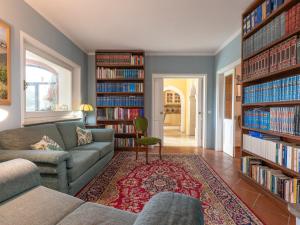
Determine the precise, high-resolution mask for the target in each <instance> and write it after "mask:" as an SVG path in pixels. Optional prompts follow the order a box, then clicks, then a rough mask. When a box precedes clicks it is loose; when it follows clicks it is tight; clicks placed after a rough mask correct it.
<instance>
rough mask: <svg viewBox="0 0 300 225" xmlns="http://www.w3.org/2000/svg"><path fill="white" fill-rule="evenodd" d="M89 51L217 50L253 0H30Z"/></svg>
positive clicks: (209, 52) (73, 39)
mask: <svg viewBox="0 0 300 225" xmlns="http://www.w3.org/2000/svg"><path fill="white" fill-rule="evenodd" d="M25 2H27V3H28V4H29V5H30V6H31V7H32V8H34V9H35V10H36V11H38V12H39V13H40V14H41V15H42V16H44V17H45V18H46V19H47V20H48V21H50V22H51V23H52V24H53V25H54V26H56V27H57V28H58V29H59V30H60V31H61V32H63V33H64V34H65V35H66V36H67V37H69V38H70V39H71V40H72V41H73V42H74V43H76V44H77V45H78V46H79V47H80V48H81V49H83V50H84V51H85V52H94V51H95V50H96V49H143V50H145V51H146V52H149V53H154V54H155V53H173V54H176V53H178V54H214V53H216V51H218V50H219V49H220V48H221V47H222V46H223V45H224V43H225V42H226V41H228V40H229V39H230V38H232V37H233V36H234V35H236V34H237V32H238V31H239V29H240V25H241V14H242V11H243V10H244V9H245V8H246V7H247V5H249V4H250V3H251V2H252V0H25Z"/></svg>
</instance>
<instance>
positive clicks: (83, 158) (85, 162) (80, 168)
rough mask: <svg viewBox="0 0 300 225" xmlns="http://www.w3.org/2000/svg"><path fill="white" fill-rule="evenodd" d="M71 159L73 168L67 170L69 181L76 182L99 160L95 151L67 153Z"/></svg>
mask: <svg viewBox="0 0 300 225" xmlns="http://www.w3.org/2000/svg"><path fill="white" fill-rule="evenodd" d="M69 152H70V154H71V157H72V159H73V168H72V169H69V170H68V177H69V179H70V180H71V181H74V180H76V178H78V177H80V175H82V174H83V173H84V172H86V171H87V170H88V169H89V168H90V167H92V166H93V165H94V164H95V163H96V162H97V161H98V160H99V153H98V152H97V151H95V150H86V151H78V150H76V151H69Z"/></svg>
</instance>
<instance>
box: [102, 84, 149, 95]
mask: <svg viewBox="0 0 300 225" xmlns="http://www.w3.org/2000/svg"><path fill="white" fill-rule="evenodd" d="M96 91H97V92H139V93H142V92H143V91H144V84H143V83H97V85H96Z"/></svg>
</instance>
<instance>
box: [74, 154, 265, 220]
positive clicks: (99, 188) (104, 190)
mask: <svg viewBox="0 0 300 225" xmlns="http://www.w3.org/2000/svg"><path fill="white" fill-rule="evenodd" d="M162 191H173V192H178V193H183V194H186V195H189V196H192V197H194V198H197V199H200V201H201V202H202V207H203V209H204V220H205V224H207V225H208V224H213V225H217V224H226V225H229V224H239V225H240V224H245V225H246V224H247V225H250V224H262V222H261V221H260V220H259V219H258V218H257V217H256V216H255V215H254V214H253V213H252V212H251V210H250V209H249V208H248V207H247V206H246V205H245V204H244V203H243V202H242V201H241V200H240V199H239V198H238V197H237V196H236V195H235V194H234V193H233V192H232V191H231V189H230V188H229V187H228V185H227V184H226V183H225V182H224V181H223V180H222V179H221V178H220V177H219V176H218V175H217V174H216V173H215V172H214V171H213V169H211V168H210V167H209V165H208V164H207V163H206V162H205V161H204V160H203V159H202V158H201V157H200V156H199V155H191V154H188V155H187V154H164V155H163V160H159V157H158V155H156V154H149V164H148V165H147V164H146V163H145V158H144V157H142V156H140V157H139V160H138V161H136V160H135V153H133V152H120V153H118V154H117V155H116V156H115V157H114V158H113V160H112V161H111V162H110V163H109V165H108V166H107V167H106V169H105V170H104V172H103V173H101V174H99V175H98V176H96V177H95V178H94V179H93V180H92V181H91V182H90V183H89V184H88V185H87V186H86V187H85V188H83V189H82V190H81V191H80V192H79V193H78V194H77V197H78V198H80V199H82V200H84V201H90V202H97V203H100V204H104V205H107V206H112V207H115V208H118V209H122V210H127V211H130V212H135V213H138V212H140V211H141V210H142V209H143V207H144V205H145V203H146V202H147V201H148V200H149V199H150V198H151V197H152V196H153V195H155V194H156V193H158V192H162Z"/></svg>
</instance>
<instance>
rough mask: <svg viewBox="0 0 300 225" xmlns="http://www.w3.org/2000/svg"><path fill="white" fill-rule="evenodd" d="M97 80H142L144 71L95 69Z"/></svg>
mask: <svg viewBox="0 0 300 225" xmlns="http://www.w3.org/2000/svg"><path fill="white" fill-rule="evenodd" d="M96 73H97V75H96V76H97V79H99V80H100V79H104V80H105V79H144V76H145V73H144V70H138V69H109V68H103V67H97V71H96Z"/></svg>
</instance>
